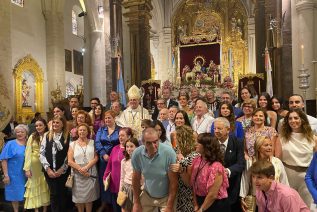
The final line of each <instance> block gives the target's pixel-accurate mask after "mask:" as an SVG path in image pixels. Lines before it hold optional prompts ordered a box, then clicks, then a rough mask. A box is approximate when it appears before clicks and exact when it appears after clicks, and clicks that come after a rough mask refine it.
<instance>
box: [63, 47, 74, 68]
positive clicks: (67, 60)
mask: <svg viewBox="0 0 317 212" xmlns="http://www.w3.org/2000/svg"><path fill="white" fill-rule="evenodd" d="M65 71H69V72H72V71H73V70H72V51H71V50H68V49H65Z"/></svg>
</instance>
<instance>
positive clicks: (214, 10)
mask: <svg viewBox="0 0 317 212" xmlns="http://www.w3.org/2000/svg"><path fill="white" fill-rule="evenodd" d="M172 25H173V34H172V42H173V43H172V46H173V50H174V51H173V54H174V58H175V60H176V64H178V66H177V76H178V77H177V79H176V83H177V84H183V85H184V84H195V85H196V86H200V85H201V84H202V83H206V84H208V85H210V86H212V87H221V85H222V83H223V80H224V79H225V78H226V77H227V76H230V77H231V78H233V81H234V85H235V87H236V88H237V87H238V80H239V76H241V75H244V74H246V73H248V48H247V14H246V11H245V8H244V7H243V5H242V4H241V1H240V0H217V1H202V0H198V1H197V0H187V1H184V3H183V4H182V5H181V6H180V7H179V8H178V10H177V11H176V12H175V15H174V16H173V23H172ZM184 50H185V51H186V52H185V51H184ZM184 52H185V53H184Z"/></svg>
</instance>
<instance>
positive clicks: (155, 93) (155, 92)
mask: <svg viewBox="0 0 317 212" xmlns="http://www.w3.org/2000/svg"><path fill="white" fill-rule="evenodd" d="M154 99H155V100H156V87H155V86H154Z"/></svg>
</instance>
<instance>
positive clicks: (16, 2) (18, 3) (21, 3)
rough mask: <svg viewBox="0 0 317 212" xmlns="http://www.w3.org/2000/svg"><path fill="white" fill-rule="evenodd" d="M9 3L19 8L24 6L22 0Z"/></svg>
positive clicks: (13, 0)
mask: <svg viewBox="0 0 317 212" xmlns="http://www.w3.org/2000/svg"><path fill="white" fill-rule="evenodd" d="M11 3H13V4H15V5H18V6H20V7H23V6H24V0H11Z"/></svg>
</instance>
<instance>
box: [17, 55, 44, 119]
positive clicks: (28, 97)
mask: <svg viewBox="0 0 317 212" xmlns="http://www.w3.org/2000/svg"><path fill="white" fill-rule="evenodd" d="M13 74H14V79H15V95H16V97H15V101H16V121H17V122H19V123H29V122H30V121H31V120H32V118H33V116H34V113H35V112H40V113H43V112H44V100H43V81H44V79H43V71H42V69H41V68H40V66H39V65H38V63H37V62H36V61H35V60H34V59H33V57H32V56H31V55H27V56H26V57H24V58H22V59H20V60H19V61H18V63H17V64H16V65H15V67H14V69H13Z"/></svg>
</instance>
